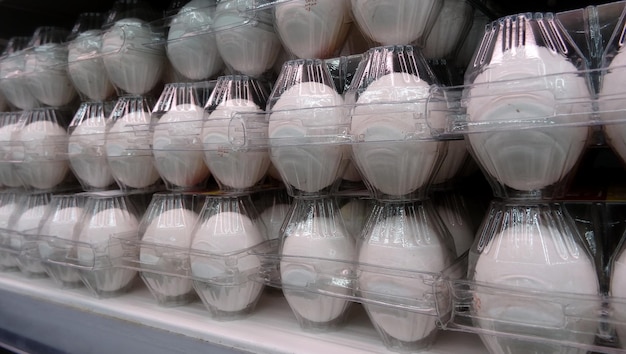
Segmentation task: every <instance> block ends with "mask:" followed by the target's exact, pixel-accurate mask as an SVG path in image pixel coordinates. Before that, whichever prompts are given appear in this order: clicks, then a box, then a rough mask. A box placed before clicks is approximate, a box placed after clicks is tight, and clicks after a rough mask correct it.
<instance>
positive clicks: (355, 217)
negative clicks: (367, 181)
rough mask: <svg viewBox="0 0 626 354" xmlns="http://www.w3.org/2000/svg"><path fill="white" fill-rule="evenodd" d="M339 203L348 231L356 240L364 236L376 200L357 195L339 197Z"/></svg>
mask: <svg viewBox="0 0 626 354" xmlns="http://www.w3.org/2000/svg"><path fill="white" fill-rule="evenodd" d="M338 203H339V205H340V209H339V210H340V211H341V216H342V217H343V221H344V223H345V224H346V231H348V233H349V234H350V235H351V236H352V238H353V239H354V240H355V241H358V240H359V239H360V238H361V236H362V231H363V229H364V228H365V223H366V221H367V219H368V218H369V216H370V215H371V214H372V210H373V209H374V202H373V201H372V200H371V199H369V198H367V197H362V196H355V197H347V198H343V197H339V198H338Z"/></svg>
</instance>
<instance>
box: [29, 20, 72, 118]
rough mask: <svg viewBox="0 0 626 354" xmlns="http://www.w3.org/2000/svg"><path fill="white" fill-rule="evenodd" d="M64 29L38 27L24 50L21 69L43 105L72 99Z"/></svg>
mask: <svg viewBox="0 0 626 354" xmlns="http://www.w3.org/2000/svg"><path fill="white" fill-rule="evenodd" d="M67 36H68V32H67V31H66V30H65V29H62V28H58V27H38V28H37V29H36V30H35V33H34V34H33V37H32V39H31V41H30V43H29V47H30V48H29V49H28V51H27V52H26V62H25V64H24V71H25V75H26V82H27V85H28V89H29V90H30V92H31V93H32V94H33V96H35V98H36V99H37V100H38V101H39V102H41V103H42V104H43V105H46V106H51V107H62V106H65V105H68V104H69V103H71V102H72V101H73V100H74V98H76V90H75V89H74V85H73V84H72V81H71V80H70V77H69V75H68V71H67V70H68V68H67V60H68V49H67V44H66V43H64V42H65V40H66V38H67Z"/></svg>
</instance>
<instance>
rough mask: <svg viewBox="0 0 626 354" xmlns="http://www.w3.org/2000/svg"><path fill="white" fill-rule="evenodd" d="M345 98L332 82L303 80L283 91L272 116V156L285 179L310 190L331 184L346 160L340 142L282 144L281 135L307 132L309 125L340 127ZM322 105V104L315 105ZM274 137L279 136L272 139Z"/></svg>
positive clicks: (298, 187)
mask: <svg viewBox="0 0 626 354" xmlns="http://www.w3.org/2000/svg"><path fill="white" fill-rule="evenodd" d="M342 105H343V98H342V97H341V96H340V95H339V94H338V93H337V92H336V91H335V90H334V89H333V88H331V87H330V86H326V85H324V84H322V83H318V82H302V83H298V84H296V85H293V86H291V87H290V88H289V89H288V90H286V91H285V92H283V93H282V94H281V95H280V98H279V99H278V100H277V101H276V103H275V105H274V106H273V107H272V113H271V115H270V117H269V138H270V145H271V151H270V155H271V159H272V163H273V164H274V166H275V167H276V168H277V169H278V170H279V171H280V174H281V176H282V177H283V180H284V181H285V183H289V184H291V185H293V186H294V187H295V188H296V189H298V190H302V191H304V192H307V193H314V192H317V191H320V190H322V189H324V188H326V187H328V186H330V185H332V184H333V183H334V182H335V181H336V180H337V178H338V177H340V175H339V174H340V173H341V172H342V166H345V164H346V163H347V161H345V160H346V158H347V156H345V155H346V154H345V149H344V148H343V147H342V146H340V145H327V144H319V143H318V144H316V143H312V144H302V145H294V144H291V145H285V146H280V145H281V142H280V141H281V139H289V141H292V140H294V139H295V138H299V137H302V138H303V139H304V137H305V136H307V129H310V127H313V128H326V129H328V130H330V131H336V130H339V129H337V128H336V127H340V126H341V125H342V124H345V117H344V110H343V109H341V106H342ZM316 107H319V108H316ZM273 139H276V140H274V141H273Z"/></svg>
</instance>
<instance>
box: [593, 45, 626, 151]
mask: <svg viewBox="0 0 626 354" xmlns="http://www.w3.org/2000/svg"><path fill="white" fill-rule="evenodd" d="M624 53H626V51H619V52H617V54H615V56H614V57H613V60H612V61H611V63H610V64H609V66H608V69H609V70H608V71H607V72H606V74H604V76H603V77H602V89H601V91H600V100H599V104H600V109H601V110H602V111H603V113H602V114H601V115H600V118H601V119H603V120H604V121H607V122H610V121H613V122H618V123H619V124H610V125H605V126H604V134H605V136H606V137H607V140H608V143H609V145H611V147H612V148H613V150H614V151H615V152H616V153H617V155H618V156H619V157H621V159H622V160H623V161H626V138H625V136H626V135H625V134H626V124H624V123H622V122H621V121H622V120H623V116H624V114H623V111H624V108H626V106H625V105H624V100H623V98H622V97H623V95H624V92H625V91H626V89H624V80H623V77H624V73H623V72H624V71H626V68H625V67H626V54H624Z"/></svg>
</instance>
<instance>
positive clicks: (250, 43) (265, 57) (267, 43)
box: [215, 0, 281, 77]
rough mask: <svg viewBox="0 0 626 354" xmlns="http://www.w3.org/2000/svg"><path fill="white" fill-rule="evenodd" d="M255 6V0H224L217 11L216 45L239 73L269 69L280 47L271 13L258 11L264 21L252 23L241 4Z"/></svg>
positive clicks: (225, 59)
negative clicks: (244, 13) (272, 23)
mask: <svg viewBox="0 0 626 354" xmlns="http://www.w3.org/2000/svg"><path fill="white" fill-rule="evenodd" d="M245 6H255V3H254V0H244V1H221V2H220V3H219V4H218V5H217V11H216V13H215V27H216V29H217V32H216V38H217V48H218V50H219V52H220V55H221V57H222V59H223V60H224V62H225V63H226V64H227V65H228V66H230V67H231V68H232V69H233V71H235V72H236V73H241V74H244V75H249V76H252V77H258V76H260V75H261V74H263V73H264V72H266V71H268V70H270V69H271V68H272V66H273V65H274V62H275V61H276V59H277V58H278V54H279V53H280V50H281V44H280V40H279V39H278V36H277V35H276V33H275V32H274V29H273V28H272V26H271V13H267V10H257V11H255V16H259V17H261V18H262V21H258V20H257V21H255V23H254V24H253V23H251V22H250V20H249V19H247V18H246V16H242V15H241V14H240V12H239V10H238V9H239V8H245Z"/></svg>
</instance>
